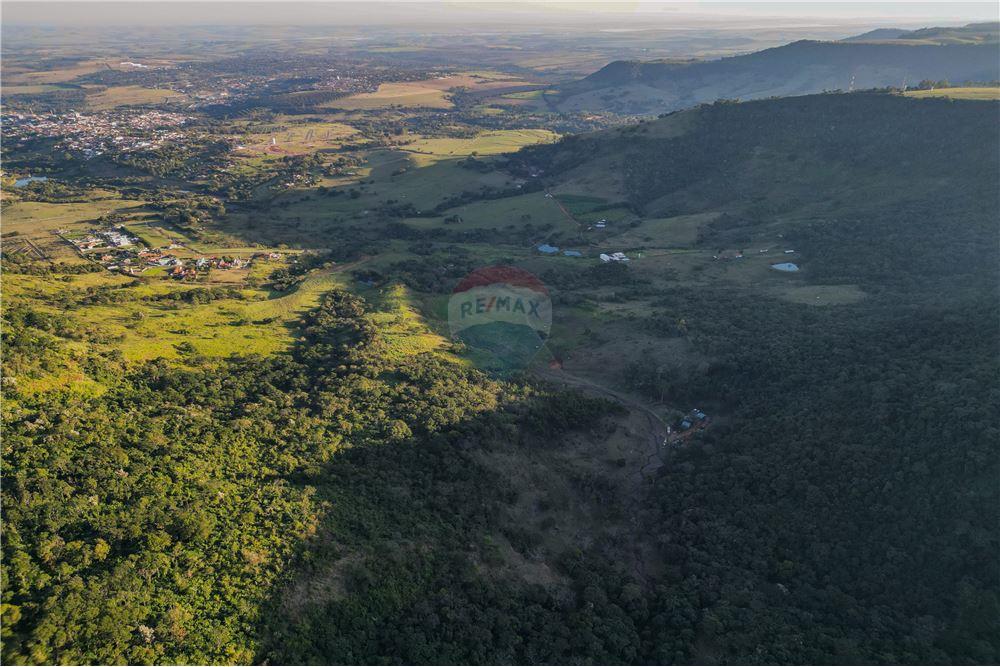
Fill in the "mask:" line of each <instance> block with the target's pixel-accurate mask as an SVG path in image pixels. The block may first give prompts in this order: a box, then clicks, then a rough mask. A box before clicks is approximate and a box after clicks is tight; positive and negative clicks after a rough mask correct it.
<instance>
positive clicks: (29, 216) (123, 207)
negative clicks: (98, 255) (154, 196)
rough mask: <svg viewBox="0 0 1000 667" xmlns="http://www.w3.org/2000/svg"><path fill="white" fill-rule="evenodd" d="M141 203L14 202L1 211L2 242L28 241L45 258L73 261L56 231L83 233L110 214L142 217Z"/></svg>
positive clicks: (74, 254) (71, 252)
mask: <svg viewBox="0 0 1000 667" xmlns="http://www.w3.org/2000/svg"><path fill="white" fill-rule="evenodd" d="M144 204H145V202H142V201H138V200H128V199H99V200H94V201H88V202H73V203H66V204H50V203H46V202H28V201H24V202H16V203H13V204H11V205H9V206H7V207H6V208H4V210H3V216H2V218H3V233H4V243H5V244H11V246H8V247H12V246H13V245H14V244H24V243H27V242H30V244H33V245H34V246H35V247H37V248H38V249H39V250H41V251H42V253H44V254H45V255H46V256H47V258H49V259H58V260H62V261H66V260H72V259H74V258H77V257H78V255H77V252H76V250H75V249H74V248H73V247H72V246H71V245H70V244H69V243H68V242H66V241H64V240H63V239H61V238H60V237H59V236H58V235H57V234H56V231H57V230H60V229H63V230H66V231H69V232H83V231H85V230H87V229H89V228H90V227H91V225H92V223H93V221H94V220H96V219H97V218H99V217H101V216H102V215H104V214H106V213H110V212H118V213H124V214H126V215H133V216H134V215H139V214H144V212H143V211H141V209H142V206H143V205H144Z"/></svg>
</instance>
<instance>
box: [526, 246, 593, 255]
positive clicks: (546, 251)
mask: <svg viewBox="0 0 1000 667" xmlns="http://www.w3.org/2000/svg"><path fill="white" fill-rule="evenodd" d="M536 250H538V252H540V253H542V254H543V255H555V254H557V253H558V252H559V248H558V247H556V246H554V245H549V244H548V243H543V244H541V245H540V246H538V247H537V248H536ZM562 254H563V255H564V256H565V257H583V253H582V252H580V251H579V250H563V251H562Z"/></svg>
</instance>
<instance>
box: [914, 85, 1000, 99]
mask: <svg viewBox="0 0 1000 667" xmlns="http://www.w3.org/2000/svg"><path fill="white" fill-rule="evenodd" d="M903 94H904V95H906V96H907V97H916V98H925V97H950V98H952V99H959V100H1000V87H997V86H989V87H985V86H984V87H981V88H972V87H969V88H962V87H958V88H937V89H935V90H908V91H906V92H905V93H903Z"/></svg>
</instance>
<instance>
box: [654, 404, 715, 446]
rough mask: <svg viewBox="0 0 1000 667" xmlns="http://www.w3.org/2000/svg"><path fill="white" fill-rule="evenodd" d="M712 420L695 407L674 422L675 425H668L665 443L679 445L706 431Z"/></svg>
mask: <svg viewBox="0 0 1000 667" xmlns="http://www.w3.org/2000/svg"><path fill="white" fill-rule="evenodd" d="M710 422H711V420H710V419H709V417H708V415H707V414H705V413H704V412H702V411H701V410H699V409H698V408H694V409H693V410H691V411H690V412H688V413H687V414H686V415H684V416H683V417H681V418H680V419H678V420H677V421H676V422H674V424H673V425H671V426H667V439H666V440H665V441H664V444H668V445H679V444H681V443H683V442H686V441H687V440H688V439H690V438H691V436H692V435H694V434H695V433H698V432H700V431H704V430H705V429H706V428H707V427H708V425H709V423H710Z"/></svg>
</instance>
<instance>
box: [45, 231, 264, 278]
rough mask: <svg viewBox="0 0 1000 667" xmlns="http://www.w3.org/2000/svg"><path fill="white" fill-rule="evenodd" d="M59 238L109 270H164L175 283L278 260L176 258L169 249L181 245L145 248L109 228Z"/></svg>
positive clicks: (134, 272)
mask: <svg viewBox="0 0 1000 667" xmlns="http://www.w3.org/2000/svg"><path fill="white" fill-rule="evenodd" d="M59 234H60V236H62V237H63V238H64V239H66V240H67V241H69V242H70V243H72V244H73V246H74V247H76V249H77V250H78V251H79V252H80V254H81V255H83V256H85V257H87V258H88V259H92V260H94V261H97V262H98V263H99V264H101V265H102V266H104V268H106V269H107V270H109V271H117V272H119V273H124V274H126V275H130V276H135V275H139V274H141V273H143V272H145V271H148V270H151V269H166V270H167V275H169V276H170V277H171V278H174V279H177V280H184V279H189V278H196V277H197V276H198V273H199V272H202V273H204V272H207V271H208V270H209V269H221V270H223V271H225V270H230V269H245V268H248V267H249V266H250V265H251V263H252V262H253V261H254V260H258V259H271V260H276V259H281V257H282V255H281V253H278V252H257V253H254V254H253V255H251V256H250V257H248V258H243V257H239V256H231V255H218V256H210V257H198V258H192V257H178V256H176V255H175V254H172V253H171V252H169V251H171V250H177V249H180V248H183V247H184V246H181V245H178V244H176V243H171V244H170V245H169V246H166V247H163V248H147V247H146V246H145V245H143V244H142V242H141V241H140V240H139V239H138V238H136V237H135V236H132V235H131V234H130V233H129V232H128V231H127V230H126V229H125V227H113V228H110V229H104V230H100V231H93V232H90V233H89V234H87V235H86V236H83V237H79V238H74V237H72V236H70V235H69V232H66V231H63V230H60V231H59Z"/></svg>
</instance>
